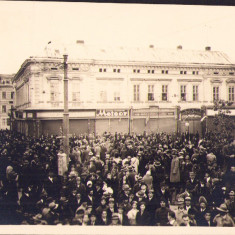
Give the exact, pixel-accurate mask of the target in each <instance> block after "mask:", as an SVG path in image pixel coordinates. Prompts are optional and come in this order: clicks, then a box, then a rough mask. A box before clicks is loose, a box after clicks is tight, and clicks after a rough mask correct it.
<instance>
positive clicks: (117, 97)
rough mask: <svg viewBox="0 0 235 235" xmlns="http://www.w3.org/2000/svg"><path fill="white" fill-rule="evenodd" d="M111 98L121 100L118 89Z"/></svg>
mask: <svg viewBox="0 0 235 235" xmlns="http://www.w3.org/2000/svg"><path fill="white" fill-rule="evenodd" d="M113 99H114V101H120V100H121V97H120V92H119V91H115V92H114V95H113Z"/></svg>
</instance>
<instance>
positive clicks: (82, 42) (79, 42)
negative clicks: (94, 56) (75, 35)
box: [76, 40, 84, 44]
mask: <svg viewBox="0 0 235 235" xmlns="http://www.w3.org/2000/svg"><path fill="white" fill-rule="evenodd" d="M76 43H77V44H84V40H77V41H76Z"/></svg>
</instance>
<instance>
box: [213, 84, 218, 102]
mask: <svg viewBox="0 0 235 235" xmlns="http://www.w3.org/2000/svg"><path fill="white" fill-rule="evenodd" d="M216 100H219V87H218V86H214V87H213V101H216Z"/></svg>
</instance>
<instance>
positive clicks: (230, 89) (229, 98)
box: [228, 86, 235, 102]
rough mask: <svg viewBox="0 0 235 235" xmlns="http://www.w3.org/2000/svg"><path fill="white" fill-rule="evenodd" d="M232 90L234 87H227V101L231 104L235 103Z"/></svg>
mask: <svg viewBox="0 0 235 235" xmlns="http://www.w3.org/2000/svg"><path fill="white" fill-rule="evenodd" d="M234 88H235V86H229V88H228V101H232V102H234V101H235V99H234Z"/></svg>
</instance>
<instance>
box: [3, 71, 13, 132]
mask: <svg viewBox="0 0 235 235" xmlns="http://www.w3.org/2000/svg"><path fill="white" fill-rule="evenodd" d="M13 77H14V74H12V75H7V74H0V109H1V110H0V129H10V121H9V120H10V119H9V117H10V115H9V114H10V112H11V109H12V108H13V107H14V88H13V85H12V78H13Z"/></svg>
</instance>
